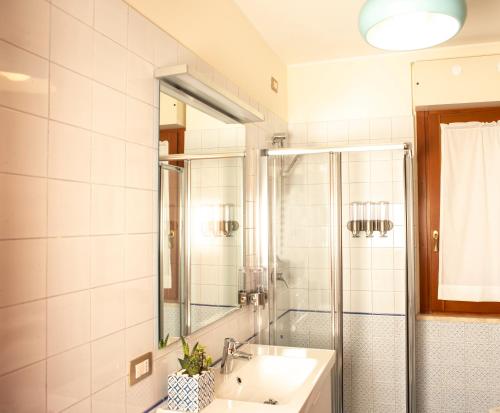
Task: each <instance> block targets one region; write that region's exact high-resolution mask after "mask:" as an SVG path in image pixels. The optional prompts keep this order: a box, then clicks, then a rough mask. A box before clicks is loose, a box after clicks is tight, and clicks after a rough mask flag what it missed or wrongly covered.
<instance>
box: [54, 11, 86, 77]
mask: <svg viewBox="0 0 500 413" xmlns="http://www.w3.org/2000/svg"><path fill="white" fill-rule="evenodd" d="M93 36H94V32H93V31H92V29H91V28H90V27H89V26H87V25H86V24H84V23H81V22H80V21H78V20H77V19H75V18H74V17H72V16H70V15H68V14H67V13H65V12H63V11H61V10H59V9H58V8H56V7H52V10H51V20H50V59H51V60H52V61H53V62H55V63H58V64H60V65H61V66H64V67H67V68H68V69H71V70H74V71H75V72H78V73H80V74H82V75H86V76H90V75H91V74H92V54H93V50H94V49H93V47H92V45H93V41H94V39H93Z"/></svg>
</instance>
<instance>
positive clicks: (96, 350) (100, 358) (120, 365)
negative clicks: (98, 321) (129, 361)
mask: <svg viewBox="0 0 500 413" xmlns="http://www.w3.org/2000/svg"><path fill="white" fill-rule="evenodd" d="M125 371H126V363H125V332H124V331H119V332H117V333H115V334H111V335H109V336H106V337H104V338H101V339H99V340H96V341H94V342H93V343H92V392H97V391H98V390H101V389H103V388H105V387H106V386H109V385H111V384H113V383H114V382H116V381H117V380H119V379H120V378H121V377H123V376H124V374H125Z"/></svg>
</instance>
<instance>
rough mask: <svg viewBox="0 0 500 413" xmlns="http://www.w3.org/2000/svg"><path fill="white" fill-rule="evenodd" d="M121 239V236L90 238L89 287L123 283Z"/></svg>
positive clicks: (122, 248)
mask: <svg viewBox="0 0 500 413" xmlns="http://www.w3.org/2000/svg"><path fill="white" fill-rule="evenodd" d="M123 237H124V236H123V235H107V236H100V237H93V238H92V241H91V258H90V285H91V287H98V286H101V285H107V284H113V283H116V282H119V281H123V279H124V277H123V274H124V273H123V268H124V265H123V261H124V239H123Z"/></svg>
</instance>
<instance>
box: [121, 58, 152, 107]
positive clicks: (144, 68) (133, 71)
mask: <svg viewBox="0 0 500 413" xmlns="http://www.w3.org/2000/svg"><path fill="white" fill-rule="evenodd" d="M154 86H155V82H154V75H153V65H152V64H151V63H149V62H148V61H146V60H144V59H142V58H140V57H138V56H136V55H135V54H134V53H130V52H129V53H128V58H127V94H128V95H129V96H132V97H134V98H137V99H140V100H142V101H144V102H146V103H148V104H149V105H153V103H154V93H155V91H154Z"/></svg>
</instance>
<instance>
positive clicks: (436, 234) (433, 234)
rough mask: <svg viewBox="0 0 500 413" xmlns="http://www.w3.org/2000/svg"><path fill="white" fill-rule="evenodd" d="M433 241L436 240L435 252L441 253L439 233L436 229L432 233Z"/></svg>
mask: <svg viewBox="0 0 500 413" xmlns="http://www.w3.org/2000/svg"><path fill="white" fill-rule="evenodd" d="M432 239H433V240H434V248H433V251H434V252H439V232H438V231H437V230H436V229H435V230H434V231H432Z"/></svg>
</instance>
